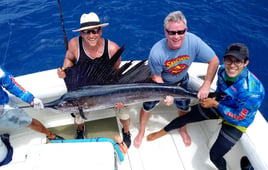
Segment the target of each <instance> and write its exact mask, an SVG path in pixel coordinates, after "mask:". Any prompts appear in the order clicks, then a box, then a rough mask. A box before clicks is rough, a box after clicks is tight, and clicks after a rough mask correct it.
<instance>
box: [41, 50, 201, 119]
mask: <svg viewBox="0 0 268 170" xmlns="http://www.w3.org/2000/svg"><path fill="white" fill-rule="evenodd" d="M123 51H124V46H123V47H121V48H120V49H119V50H118V51H117V52H116V54H115V55H114V56H113V57H112V58H111V59H110V60H108V61H107V60H104V59H102V58H100V59H99V60H96V61H95V62H94V63H93V64H92V63H87V62H86V61H85V62H84V63H82V64H80V65H74V66H72V67H70V68H68V69H66V78H65V79H64V81H65V85H66V87H67V93H65V94H64V95H63V96H61V97H60V98H59V99H57V100H54V101H51V102H49V103H46V104H44V106H45V107H46V108H52V109H53V110H54V111H60V112H64V113H80V116H81V117H82V118H84V119H86V116H85V114H84V112H90V111H95V110H101V109H108V108H113V107H114V106H115V104H117V103H123V104H124V105H125V106H128V105H133V104H137V103H143V102H146V101H156V100H161V99H163V98H164V97H165V96H167V95H171V96H173V97H174V98H190V99H192V98H195V99H196V98H197V93H196V92H192V91H191V92H190V91H187V90H186V89H184V88H182V87H180V86H177V85H166V84H157V83H155V82H153V81H152V79H151V71H150V68H149V66H148V64H147V60H142V61H140V62H138V63H137V64H135V65H134V66H133V61H129V62H127V63H125V64H124V65H123V66H121V67H120V68H119V70H115V68H114V65H115V63H116V61H117V60H118V59H119V57H120V56H121V54H122V52H123ZM131 66H132V67H131Z"/></svg>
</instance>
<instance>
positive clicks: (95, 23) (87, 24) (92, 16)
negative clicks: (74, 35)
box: [73, 12, 109, 32]
mask: <svg viewBox="0 0 268 170" xmlns="http://www.w3.org/2000/svg"><path fill="white" fill-rule="evenodd" d="M108 25H109V23H103V24H101V22H100V19H99V17H98V15H97V14H96V13H94V12H90V13H88V14H83V15H81V18H80V29H76V30H73V32H79V31H82V30H87V29H91V28H96V27H106V26H108Z"/></svg>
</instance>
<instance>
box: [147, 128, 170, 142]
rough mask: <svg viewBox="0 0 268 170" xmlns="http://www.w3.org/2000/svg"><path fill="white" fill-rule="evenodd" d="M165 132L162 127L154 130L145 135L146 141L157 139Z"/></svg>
mask: <svg viewBox="0 0 268 170" xmlns="http://www.w3.org/2000/svg"><path fill="white" fill-rule="evenodd" d="M166 134H167V132H166V131H165V130H164V129H161V130H160V131H158V132H154V133H151V134H149V135H148V136H147V141H153V140H155V139H158V138H160V137H162V136H165V135H166Z"/></svg>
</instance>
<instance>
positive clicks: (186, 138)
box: [179, 126, 191, 147]
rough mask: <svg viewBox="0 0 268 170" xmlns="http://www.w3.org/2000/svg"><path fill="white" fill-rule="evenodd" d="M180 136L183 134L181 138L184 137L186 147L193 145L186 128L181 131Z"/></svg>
mask: <svg viewBox="0 0 268 170" xmlns="http://www.w3.org/2000/svg"><path fill="white" fill-rule="evenodd" d="M179 132H180V134H181V137H182V140H183V143H184V145H185V146H186V147H188V146H190V145H191V138H190V136H189V135H188V133H187V131H186V126H184V127H182V128H181V129H180V130H179Z"/></svg>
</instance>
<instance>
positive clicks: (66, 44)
mask: <svg viewBox="0 0 268 170" xmlns="http://www.w3.org/2000/svg"><path fill="white" fill-rule="evenodd" d="M58 6H59V10H60V18H61V25H62V31H63V36H64V44H65V50H66V51H67V50H68V39H67V35H66V32H65V27H64V22H63V16H62V10H61V5H60V0H58Z"/></svg>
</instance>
